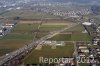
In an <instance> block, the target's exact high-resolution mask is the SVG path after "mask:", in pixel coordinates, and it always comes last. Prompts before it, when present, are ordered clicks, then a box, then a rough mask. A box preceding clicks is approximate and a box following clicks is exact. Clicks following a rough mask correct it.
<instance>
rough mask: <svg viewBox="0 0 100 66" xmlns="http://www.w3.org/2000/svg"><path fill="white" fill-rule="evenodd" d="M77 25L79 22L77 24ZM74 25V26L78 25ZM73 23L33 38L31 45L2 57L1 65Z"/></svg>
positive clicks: (0, 58)
mask: <svg viewBox="0 0 100 66" xmlns="http://www.w3.org/2000/svg"><path fill="white" fill-rule="evenodd" d="M76 25H77V24H76ZM76 25H74V26H76ZM74 26H73V25H70V26H69V27H68V26H67V27H65V28H63V29H60V30H57V31H53V32H50V33H49V34H48V35H46V36H44V37H42V38H40V39H38V40H36V41H35V40H33V41H32V42H31V43H30V44H29V45H25V46H24V47H22V48H20V49H18V50H16V51H13V52H11V53H9V54H6V55H4V56H2V57H0V66H4V64H6V63H7V62H8V61H11V60H12V59H14V58H15V57H17V56H20V55H21V54H22V53H25V52H28V51H30V50H32V49H33V48H34V47H35V46H37V45H39V44H42V43H43V42H44V41H45V40H47V39H48V38H51V37H53V36H54V35H57V34H59V33H60V32H63V31H65V30H67V29H69V28H71V27H74Z"/></svg>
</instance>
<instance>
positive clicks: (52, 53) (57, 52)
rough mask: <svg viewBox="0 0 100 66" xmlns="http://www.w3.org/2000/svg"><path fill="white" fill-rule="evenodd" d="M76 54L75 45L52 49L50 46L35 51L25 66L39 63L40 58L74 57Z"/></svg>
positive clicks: (67, 44) (69, 44)
mask: <svg viewBox="0 0 100 66" xmlns="http://www.w3.org/2000/svg"><path fill="white" fill-rule="evenodd" d="M73 52H74V44H73V43H66V45H65V46H63V47H61V46H58V47H56V49H51V47H50V46H43V47H42V49H41V50H33V51H32V53H31V54H30V55H29V56H28V57H27V58H25V59H24V63H25V64H32V63H39V57H44V58H62V57H72V56H73Z"/></svg>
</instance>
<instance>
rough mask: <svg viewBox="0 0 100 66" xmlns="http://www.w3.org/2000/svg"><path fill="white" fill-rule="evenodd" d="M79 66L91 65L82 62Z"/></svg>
mask: <svg viewBox="0 0 100 66" xmlns="http://www.w3.org/2000/svg"><path fill="white" fill-rule="evenodd" d="M79 66H89V64H88V63H80V64H79Z"/></svg>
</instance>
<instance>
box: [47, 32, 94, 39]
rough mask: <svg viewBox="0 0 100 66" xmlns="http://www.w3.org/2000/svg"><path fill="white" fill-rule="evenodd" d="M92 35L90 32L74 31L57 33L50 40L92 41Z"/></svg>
mask: <svg viewBox="0 0 100 66" xmlns="http://www.w3.org/2000/svg"><path fill="white" fill-rule="evenodd" d="M91 39H92V37H90V36H89V35H88V34H83V33H73V34H57V35H55V36H53V37H52V38H50V39H48V40H54V41H90V40H91Z"/></svg>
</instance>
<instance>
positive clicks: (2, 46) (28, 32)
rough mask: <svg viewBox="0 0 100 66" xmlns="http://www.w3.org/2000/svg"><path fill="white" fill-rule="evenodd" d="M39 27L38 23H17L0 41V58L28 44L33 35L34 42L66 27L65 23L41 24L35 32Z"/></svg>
mask: <svg viewBox="0 0 100 66" xmlns="http://www.w3.org/2000/svg"><path fill="white" fill-rule="evenodd" d="M39 25H40V23H18V24H17V25H16V26H15V27H14V28H13V29H12V30H11V32H10V33H9V34H8V35H6V36H4V37H3V38H2V39H0V56H2V55H4V54H6V53H9V52H11V51H14V50H16V49H18V48H20V47H23V46H24V45H27V44H29V43H30V42H31V41H32V40H33V39H34V36H35V35H36V37H35V39H34V40H36V39H39V38H41V37H43V36H45V35H47V34H48V33H49V32H50V31H54V30H59V29H61V28H64V27H66V26H67V24H66V23H65V25H60V24H59V23H58V24H56V25H52V24H51V25H46V24H45V25H44V24H43V25H41V27H40V29H39V30H37V29H38V26H39Z"/></svg>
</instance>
